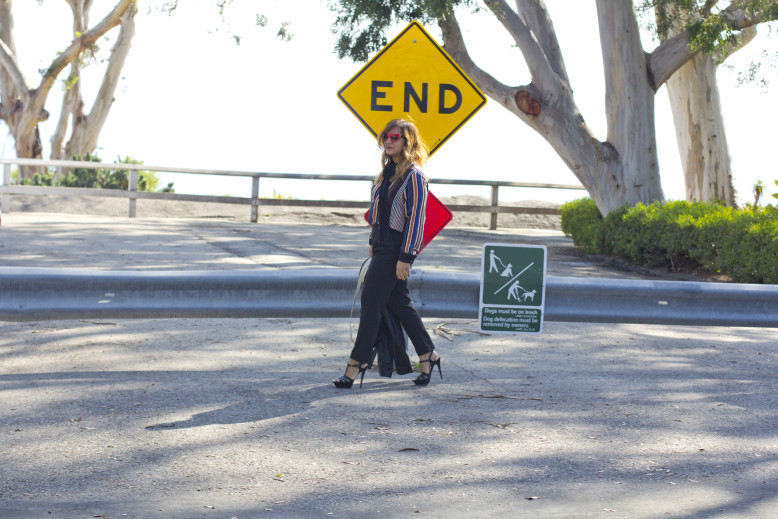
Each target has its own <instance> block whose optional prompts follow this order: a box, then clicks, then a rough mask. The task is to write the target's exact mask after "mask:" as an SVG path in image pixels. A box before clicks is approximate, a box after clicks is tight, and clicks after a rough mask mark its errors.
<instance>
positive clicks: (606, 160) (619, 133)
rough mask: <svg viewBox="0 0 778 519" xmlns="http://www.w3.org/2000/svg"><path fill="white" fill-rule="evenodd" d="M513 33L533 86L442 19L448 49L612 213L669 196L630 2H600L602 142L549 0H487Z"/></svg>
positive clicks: (449, 18)
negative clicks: (482, 63)
mask: <svg viewBox="0 0 778 519" xmlns="http://www.w3.org/2000/svg"><path fill="white" fill-rule="evenodd" d="M485 3H486V5H487V6H488V7H489V9H491V11H492V12H493V13H494V15H495V16H496V17H497V19H498V20H499V21H500V22H501V23H502V24H503V26H504V27H505V28H506V30H507V31H508V32H509V33H510V34H511V36H512V37H513V38H514V41H515V42H516V45H517V46H518V47H519V49H520V50H521V52H522V55H523V56H524V59H525V61H526V62H527V65H528V67H529V70H530V73H531V74H532V83H530V84H529V85H525V86H520V87H508V86H506V85H503V84H502V83H500V82H499V81H498V80H496V79H495V78H494V77H493V76H491V75H490V74H488V73H487V72H485V71H484V70H482V69H480V68H479V67H478V66H477V65H476V64H475V63H474V62H473V60H472V59H471V58H470V56H469V54H468V53H467V49H466V48H465V45H464V41H463V38H462V35H461V31H460V29H459V25H458V23H457V21H456V18H455V16H454V15H453V14H450V15H448V16H447V17H445V18H442V19H440V20H439V23H440V26H441V29H442V32H443V39H444V42H445V48H446V50H447V51H448V52H449V53H450V54H451V55H452V56H453V57H454V59H455V60H456V61H457V63H458V64H459V65H460V66H461V67H462V68H463V69H464V70H465V71H467V73H468V75H469V76H470V77H471V78H472V79H473V80H474V81H475V82H476V83H477V84H478V86H479V87H480V88H481V89H482V90H483V91H484V92H485V93H486V94H487V95H488V96H489V97H491V98H493V99H495V100H496V101H497V102H499V103H500V104H501V105H503V106H505V107H506V108H507V109H508V110H510V111H511V112H513V113H514V114H516V115H517V116H518V117H519V118H520V119H521V120H522V121H524V122H525V123H527V124H528V125H529V126H530V127H531V128H533V129H534V130H535V131H537V132H538V133H540V134H541V135H542V136H543V137H544V138H545V139H546V140H547V141H548V142H549V144H551V146H552V147H553V148H554V150H555V151H556V152H557V153H558V154H559V156H560V157H561V158H562V160H563V161H564V162H565V164H567V166H568V167H569V168H570V170H571V171H572V172H573V173H574V174H575V175H576V177H578V179H579V180H580V181H581V183H582V184H583V185H584V187H586V189H587V191H588V192H589V194H590V195H591V196H592V199H593V200H594V201H595V203H596V204H597V206H598V208H599V209H600V212H602V214H604V215H606V214H608V213H609V212H610V211H612V210H613V209H616V208H618V207H621V206H623V205H625V204H628V205H634V204H636V203H638V202H644V203H651V202H654V201H657V200H662V199H663V195H662V188H661V184H660V181H659V170H658V166H657V164H658V160H657V152H656V138H655V133H654V94H655V93H654V90H653V87H652V85H651V83H650V81H649V77H648V76H649V74H648V72H647V63H646V55H645V53H644V52H643V47H642V45H641V43H640V39H639V29H638V24H637V19H636V17H635V11H634V7H633V5H632V2H631V0H608V1H605V0H598V2H597V5H598V12H599V17H600V34H601V41H602V45H603V55H604V60H605V74H606V84H607V96H608V103H607V106H608V110H607V118H608V138H607V141H606V142H600V141H598V140H597V139H596V138H595V137H594V136H593V135H592V133H591V131H590V130H589V128H588V126H587V125H586V123H585V122H584V119H583V117H582V116H581V113H580V111H579V110H578V107H577V106H576V104H575V100H574V98H573V93H572V88H571V87H570V84H569V80H568V77H567V72H566V70H565V66H564V61H563V59H562V55H561V51H560V49H559V44H558V42H557V39H556V35H555V32H554V28H553V24H552V23H551V19H550V17H549V16H548V13H547V12H546V8H545V4H544V2H543V1H542V0H517V2H516V4H517V10H518V12H516V11H514V10H512V9H511V8H510V7H509V6H508V4H507V2H505V0H486V1H485Z"/></svg>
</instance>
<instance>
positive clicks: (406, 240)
mask: <svg viewBox="0 0 778 519" xmlns="http://www.w3.org/2000/svg"><path fill="white" fill-rule="evenodd" d="M426 210H427V179H425V178H424V175H423V174H422V172H421V171H419V170H418V169H416V168H414V169H413V170H411V172H410V175H409V178H408V182H407V183H406V185H405V214H406V223H405V231H404V234H403V241H402V247H401V248H400V260H401V261H404V262H406V263H411V262H413V260H414V259H415V258H416V255H417V254H418V253H419V249H421V244H422V238H423V235H424V216H425V213H426Z"/></svg>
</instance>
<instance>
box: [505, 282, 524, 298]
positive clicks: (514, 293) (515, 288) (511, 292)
mask: <svg viewBox="0 0 778 519" xmlns="http://www.w3.org/2000/svg"><path fill="white" fill-rule="evenodd" d="M520 288H521V289H522V290H524V289H523V288H522V287H521V285H519V282H518V281H514V282H513V284H512V285H511V287H510V288H509V289H508V301H510V300H511V297H513V299H515V300H516V301H518V300H519V289H520ZM525 293H526V291H525Z"/></svg>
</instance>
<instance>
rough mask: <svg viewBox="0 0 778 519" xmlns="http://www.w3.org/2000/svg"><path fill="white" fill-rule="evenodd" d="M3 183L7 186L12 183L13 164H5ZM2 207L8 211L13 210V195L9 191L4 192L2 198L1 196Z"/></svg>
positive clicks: (0, 205) (0, 206) (0, 203)
mask: <svg viewBox="0 0 778 519" xmlns="http://www.w3.org/2000/svg"><path fill="white" fill-rule="evenodd" d="M3 185H4V186H6V187H8V186H10V185H11V165H10V164H4V165H3ZM0 209H2V210H3V211H5V212H6V213H10V212H11V196H10V195H9V194H8V193H3V196H2V198H0Z"/></svg>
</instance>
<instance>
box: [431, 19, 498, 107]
mask: <svg viewBox="0 0 778 519" xmlns="http://www.w3.org/2000/svg"><path fill="white" fill-rule="evenodd" d="M438 26H439V27H440V30H441V32H442V33H443V47H444V48H445V49H446V52H448V53H449V54H450V55H451V57H453V58H454V61H456V62H457V64H459V65H460V66H461V67H462V68H463V69H464V70H465V72H466V73H467V75H468V76H470V78H471V79H473V81H475V82H476V84H477V85H478V86H479V87H480V88H481V89H482V90H483V91H484V92H486V94H487V95H488V96H489V97H491V98H492V99H495V100H497V101H499V102H501V103H503V104H506V105H507V104H508V103H511V102H512V99H513V89H512V88H511V87H509V86H507V85H504V84H503V83H501V82H500V81H498V80H497V79H496V78H495V77H494V76H492V75H491V74H489V73H488V72H486V71H485V70H483V69H482V68H480V67H479V66H478V65H476V64H475V62H473V59H472V58H471V57H470V54H469V53H468V52H467V48H466V46H465V41H464V39H463V38H462V30H461V29H460V27H459V22H458V21H457V19H456V15H454V13H453V12H451V13H449V14H447V15H446V16H445V18H439V19H438Z"/></svg>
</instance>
